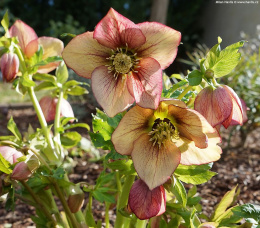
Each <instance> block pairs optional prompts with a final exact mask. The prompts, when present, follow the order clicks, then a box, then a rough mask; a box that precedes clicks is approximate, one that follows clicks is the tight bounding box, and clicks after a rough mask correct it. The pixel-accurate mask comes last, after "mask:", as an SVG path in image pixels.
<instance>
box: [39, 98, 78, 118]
mask: <svg viewBox="0 0 260 228" xmlns="http://www.w3.org/2000/svg"><path fill="white" fill-rule="evenodd" d="M57 102H58V99H57V98H55V97H51V96H44V97H42V99H41V100H40V102H39V103H40V106H41V108H42V111H43V115H44V117H45V119H46V121H47V122H49V121H52V120H54V119H55V113H56V106H57ZM60 114H61V116H63V117H74V113H73V110H72V108H71V105H70V103H69V102H68V101H67V100H65V99H64V98H62V101H61V113H60Z"/></svg>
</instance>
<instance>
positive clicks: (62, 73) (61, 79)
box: [56, 61, 69, 84]
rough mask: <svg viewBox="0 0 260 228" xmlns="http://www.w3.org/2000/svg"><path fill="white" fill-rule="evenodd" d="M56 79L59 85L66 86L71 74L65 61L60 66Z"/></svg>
mask: <svg viewBox="0 0 260 228" xmlns="http://www.w3.org/2000/svg"><path fill="white" fill-rule="evenodd" d="M56 77H57V81H58V83H61V84H64V83H65V82H66V81H67V80H68V78H69V73H68V69H67V66H66V64H65V63H64V61H62V62H61V63H60V65H59V66H58V67H57V69H56Z"/></svg>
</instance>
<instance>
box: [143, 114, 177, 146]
mask: <svg viewBox="0 0 260 228" xmlns="http://www.w3.org/2000/svg"><path fill="white" fill-rule="evenodd" d="M148 134H149V135H150V136H151V138H150V141H153V146H155V145H156V144H158V145H159V148H160V147H161V146H162V145H163V146H165V143H166V141H168V140H172V138H175V139H178V138H179V132H178V130H177V128H176V127H175V126H174V125H173V124H172V123H171V121H170V120H169V119H167V118H164V119H163V120H161V119H156V120H155V121H154V124H153V127H152V131H150V132H149V133H148Z"/></svg>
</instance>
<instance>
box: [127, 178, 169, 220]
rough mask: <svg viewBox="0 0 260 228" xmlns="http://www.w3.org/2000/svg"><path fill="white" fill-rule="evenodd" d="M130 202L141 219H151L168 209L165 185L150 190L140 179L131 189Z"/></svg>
mask: <svg viewBox="0 0 260 228" xmlns="http://www.w3.org/2000/svg"><path fill="white" fill-rule="evenodd" d="M128 204H129V206H130V208H131V210H132V211H133V213H134V214H135V215H136V216H137V217H138V218H139V219H149V218H151V217H154V216H158V215H161V214H163V213H164V212H165V210H166V196H165V189H164V188H163V186H159V187H156V188H154V189H153V190H150V189H149V188H148V186H147V185H146V184H145V183H144V182H143V181H142V180H140V179H139V180H137V181H136V182H135V183H134V184H133V186H132V188H131V190H130V193H129V200H128Z"/></svg>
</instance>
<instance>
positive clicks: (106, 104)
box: [92, 66, 134, 117]
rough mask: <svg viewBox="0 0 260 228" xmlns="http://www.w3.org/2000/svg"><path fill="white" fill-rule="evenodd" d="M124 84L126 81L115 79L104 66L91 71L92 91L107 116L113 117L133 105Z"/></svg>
mask: <svg viewBox="0 0 260 228" xmlns="http://www.w3.org/2000/svg"><path fill="white" fill-rule="evenodd" d="M126 84H127V83H126V79H122V77H118V78H117V79H115V77H114V75H113V74H111V73H108V69H107V67H105V66H100V67H97V68H96V69H95V70H94V71H93V73H92V90H93V93H94V96H95V97H96V99H97V101H98V103H99V104H100V105H101V107H102V108H103V109H104V110H105V112H106V113H107V115H108V116H110V117H113V116H115V115H116V114H118V113H119V112H122V111H124V110H126V109H127V108H128V107H129V106H130V105H132V104H133V103H134V98H133V97H132V96H131V94H130V93H129V92H128V89H127V85H126Z"/></svg>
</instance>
